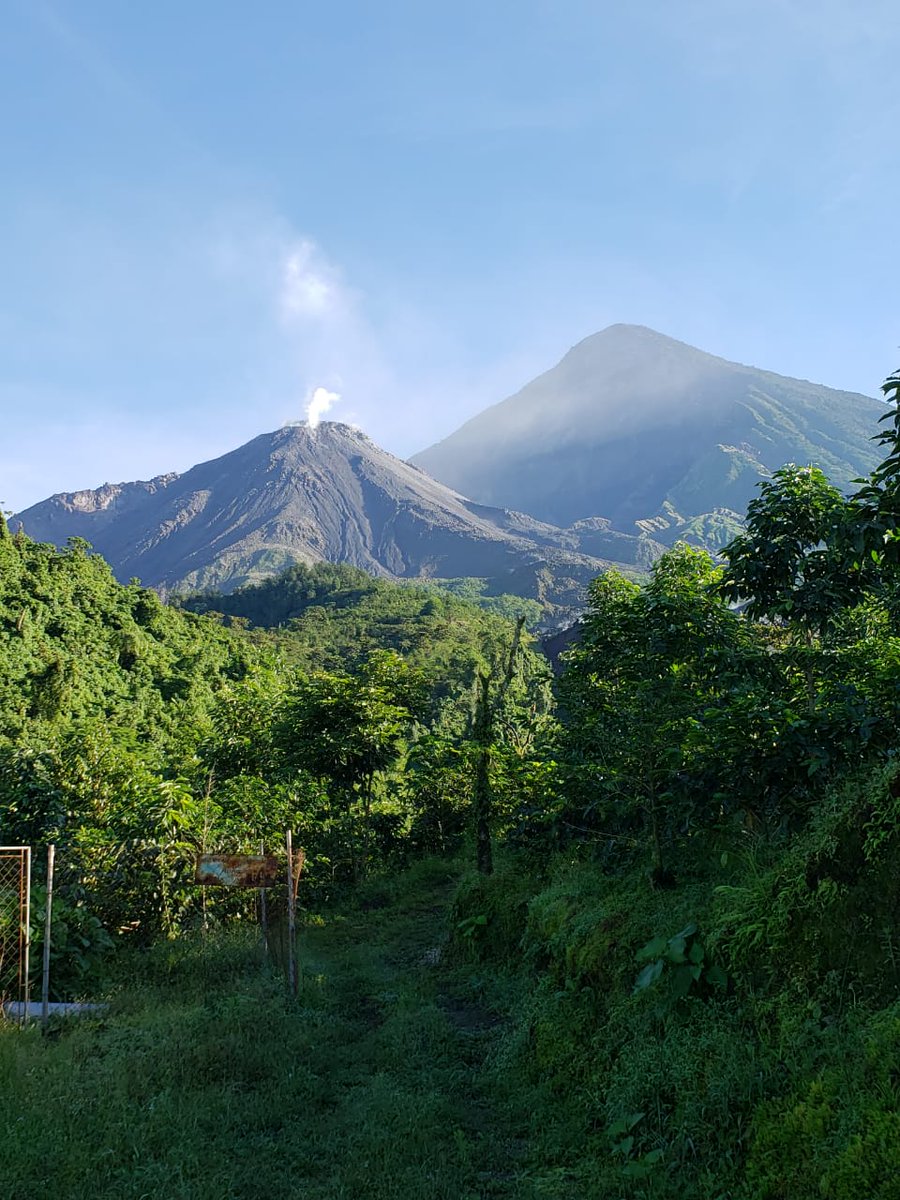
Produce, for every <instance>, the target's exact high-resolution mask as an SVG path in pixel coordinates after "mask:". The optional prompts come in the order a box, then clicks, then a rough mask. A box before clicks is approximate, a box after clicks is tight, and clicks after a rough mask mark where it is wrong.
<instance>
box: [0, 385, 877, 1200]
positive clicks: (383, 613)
mask: <svg viewBox="0 0 900 1200" xmlns="http://www.w3.org/2000/svg"><path fill="white" fill-rule="evenodd" d="M886 392H887V394H888V396H889V398H892V399H893V400H895V401H896V400H897V399H898V396H900V377H898V376H895V377H892V379H891V380H889V381H888V384H887V385H886ZM879 436H880V441H881V443H882V444H883V448H884V451H885V458H884V460H883V462H882V464H881V466H879V467H878V468H877V469H876V470H875V471H874V472H873V474H872V476H871V477H870V478H869V479H868V480H866V481H865V482H863V483H861V485H860V487H859V489H858V491H857V493H856V494H855V495H854V496H852V497H851V498H849V499H847V498H846V497H845V496H844V495H842V494H841V492H840V491H839V490H838V489H837V488H835V487H833V486H832V485H831V484H830V483H829V482H828V480H827V479H826V478H825V476H824V475H823V474H822V473H821V472H820V471H819V470H817V469H815V468H811V467H796V466H788V467H785V468H782V469H781V470H780V471H778V472H776V474H775V475H774V476H773V477H772V478H771V479H770V480H768V481H767V482H765V483H764V484H763V485H762V486H761V488H760V489H759V495H758V497H757V499H756V500H754V501H753V502H752V503H751V505H750V508H749V511H748V514H747V522H746V526H745V529H744V531H743V532H742V533H741V534H739V535H738V536H737V537H736V538H734V539H733V540H732V541H731V542H730V543H729V544H728V546H727V547H726V548H725V549H724V551H723V554H722V557H721V560H720V561H718V562H714V561H713V560H712V559H711V558H710V557H709V556H708V555H707V554H706V553H704V552H701V551H697V550H694V549H691V548H690V547H688V546H686V545H683V544H680V545H677V546H676V547H675V548H674V549H673V550H671V551H670V552H669V553H668V554H666V555H665V556H664V557H663V558H662V559H660V560H659V561H658V562H657V563H656V564H655V565H654V567H653V568H652V572H651V575H650V577H649V578H648V580H647V581H646V582H645V583H644V584H643V585H639V584H638V583H636V582H634V581H633V580H629V579H627V578H624V577H623V576H620V575H617V574H616V573H614V572H610V573H608V574H606V575H604V576H601V577H600V578H598V579H597V580H595V581H594V583H593V585H592V587H591V591H590V598H589V605H588V608H587V611H586V613H585V615H584V618H583V621H582V626H581V634H580V638H579V639H578V640H577V642H576V643H575V644H574V645H573V647H572V649H570V650H569V651H568V652H567V654H566V655H565V656H564V663H563V670H562V672H561V674H560V675H559V677H558V680H557V681H556V683H555V684H551V676H550V672H549V668H548V665H547V663H546V662H545V661H544V660H543V659H542V657H541V655H540V654H539V653H538V652H537V650H536V649H535V646H534V644H533V642H531V641H530V639H529V637H528V635H527V633H526V632H525V631H524V629H523V621H522V620H515V619H514V618H516V617H525V616H527V615H528V614H527V613H517V612H516V611H515V610H514V609H512V610H510V611H509V612H508V613H503V612H499V613H498V612H490V611H485V609H484V608H482V607H479V606H478V605H477V604H475V603H473V602H472V601H473V600H477V599H478V596H477V594H476V595H474V596H470V597H469V598H468V599H467V598H465V597H464V596H459V595H451V594H447V593H446V592H441V591H438V590H435V589H423V588H415V587H407V586H401V585H396V584H389V583H386V582H384V581H375V580H372V579H370V578H369V577H368V576H366V575H365V574H364V573H362V572H360V571H357V570H354V569H352V568H347V567H338V566H329V565H320V566H317V567H310V568H302V567H297V568H292V569H291V570H290V571H289V572H287V573H286V574H285V575H283V576H281V577H279V578H277V579H275V580H273V581H270V582H267V583H264V584H260V585H255V586H254V587H250V588H245V589H242V590H240V591H239V592H237V593H235V594H234V595H233V596H230V597H209V596H201V597H189V598H184V599H182V600H181V601H180V602H179V604H178V605H177V606H168V607H167V606H164V605H163V604H161V603H160V602H159V600H158V599H157V597H156V596H155V595H154V593H152V592H150V591H147V590H146V589H143V588H141V587H140V586H138V585H137V584H135V585H133V586H130V587H123V586H121V585H119V584H117V583H116V582H115V581H114V579H113V577H112V575H111V573H110V572H109V569H108V568H107V567H106V565H105V564H104V563H103V562H102V560H100V559H99V558H98V557H97V556H95V555H93V554H91V553H90V552H89V548H88V547H87V546H86V545H85V544H83V543H79V542H75V543H73V544H71V545H70V547H69V548H68V549H67V550H65V551H63V552H58V551H56V550H54V549H53V548H52V547H49V546H44V545H37V544H34V543H32V542H30V541H28V539H26V538H24V537H22V536H20V535H15V536H12V535H10V534H9V532H8V531H7V530H6V528H5V527H3V528H2V530H0V719H2V728H0V822H2V829H0V840H2V841H3V842H5V843H17V842H26V843H28V844H31V845H33V846H35V847H36V848H37V849H38V851H39V850H40V848H41V847H43V846H44V845H46V844H47V843H49V842H54V843H55V844H56V845H57V846H58V848H59V851H58V852H59V855H60V860H61V862H62V863H64V864H65V866H64V870H63V874H62V880H63V883H62V886H61V889H60V895H59V901H60V908H59V917H58V920H59V922H60V928H61V929H62V930H64V931H65V936H63V937H61V938H60V942H59V945H58V947H57V949H56V952H55V958H54V981H55V982H54V986H55V988H56V992H57V994H58V995H60V996H87V997H96V996H99V995H106V996H108V997H109V998H110V1002H111V1004H112V1008H111V1012H110V1016H109V1017H108V1018H106V1019H104V1020H102V1021H99V1022H97V1023H96V1024H87V1025H84V1026H82V1027H81V1028H79V1029H76V1030H74V1031H61V1030H60V1031H57V1035H56V1040H54V1041H49V1040H45V1041H42V1040H41V1039H40V1038H39V1037H38V1036H37V1034H27V1033H26V1034H22V1033H20V1032H19V1031H12V1030H8V1031H4V1033H3V1038H2V1039H0V1047H2V1055H0V1074H2V1076H3V1078H4V1086H5V1087H6V1088H7V1089H8V1090H9V1094H10V1095H12V1096H14V1097H15V1098H16V1102H15V1104H14V1105H12V1106H11V1107H10V1109H9V1111H8V1112H7V1113H6V1114H5V1115H4V1117H3V1118H2V1122H0V1177H2V1176H3V1173H5V1176H6V1177H7V1178H8V1179H9V1180H11V1181H14V1184H15V1186H14V1188H13V1192H14V1194H15V1195H17V1196H20V1197H22V1198H23V1200H26V1198H28V1197H31V1196H35V1197H36V1196H39V1195H45V1194H48V1189H49V1190H53V1189H55V1190H56V1191H57V1194H60V1195H62V1196H80V1195H87V1194H91V1195H94V1196H100V1197H105V1196H110V1197H112V1196H134V1197H137V1196H142V1195H154V1196H156V1195H159V1196H163V1195H165V1196H167V1197H185V1198H186V1200H188V1198H191V1200H194V1198H199V1197H220V1196H235V1197H240V1198H245V1197H255V1196H257V1195H259V1196H262V1195H269V1194H272V1191H273V1190H274V1189H277V1188H282V1189H284V1188H287V1189H288V1190H287V1191H286V1192H284V1194H289V1195H290V1194H296V1195H308V1196H313V1197H320V1198H323V1200H324V1198H325V1197H335V1198H337V1197H363V1196H366V1197H370V1196H375V1197H381V1196H384V1197H389V1196H390V1197H400V1196H403V1197H412V1198H413V1200H416V1198H417V1197H422V1198H424V1197H432V1196H433V1197H447V1198H448V1200H449V1198H451V1197H488V1196H509V1197H522V1198H525V1197H535V1198H536V1197H539V1196H544V1197H546V1196H551V1197H571V1198H572V1200H575V1198H577V1197H609V1198H610V1200H618V1198H620V1197H626V1196H635V1197H648V1198H650V1197H652V1198H661V1200H665V1198H669V1197H671V1198H673V1200H674V1198H675V1197H679V1198H697V1200H725V1198H728V1200H731V1198H732V1197H733V1198H736V1200H737V1198H740V1200H801V1198H807V1197H809V1198H810V1200H811V1198H812V1197H827V1198H829V1200H864V1198H865V1200H876V1198H877V1200H892V1198H895V1197H897V1196H900V1185H898V1179H900V995H898V988H900V938H898V932H897V930H898V918H900V879H898V872H897V870H896V861H897V856H898V853H900V833H898V830H900V765H898V762H897V753H898V750H900V739H898V733H897V730H898V723H900V588H898V574H897V571H898V562H900V532H898V531H900V414H898V412H897V410H896V408H891V409H890V410H889V411H888V412H887V414H886V418H885V425H884V432H883V434H881V435H879ZM475 590H476V593H477V588H476V589H475ZM288 826H290V827H291V828H292V829H293V831H294V835H295V839H296V840H297V841H298V842H299V843H300V844H301V845H302V846H303V847H304V850H305V852H306V862H307V865H306V868H305V874H304V878H303V881H302V888H301V905H302V908H303V913H304V926H305V931H304V934H303V938H302V945H303V947H304V950H303V953H304V955H305V956H306V963H307V965H306V972H305V975H304V982H303V984H302V986H301V989H300V994H299V996H298V997H296V998H289V997H286V996H285V994H284V990H283V988H282V987H281V985H280V982H279V980H278V976H277V971H276V972H275V973H274V974H273V973H272V972H271V971H270V972H269V973H261V972H260V969H259V963H258V959H257V957H256V953H257V952H256V950H255V948H254V945H253V939H254V935H253V921H254V919H255V914H254V909H253V904H254V903H255V900H251V901H248V900H247V899H246V898H241V896H240V895H238V896H237V898H235V893H226V892H225V891H224V890H220V891H219V894H218V895H215V894H214V892H215V889H208V890H207V892H206V894H205V895H204V894H203V893H201V891H200V889H198V888H197V887H195V886H194V884H193V882H192V866H193V858H194V855H195V854H196V852H197V851H199V850H201V849H203V850H229V851H241V850H244V851H247V850H254V849H256V848H258V847H259V845H260V844H261V843H262V844H266V845H267V846H269V847H271V848H273V849H274V848H276V847H277V846H279V845H280V839H281V836H282V831H283V830H284V829H285V828H286V827H288ZM38 861H40V854H39V853H38ZM37 894H38V900H40V889H38V892H37ZM274 916H275V918H276V920H277V911H276V912H275V914H274ZM179 1055H180V1056H181V1058H178V1056H179ZM179 1062H182V1063H183V1062H186V1063H188V1065H189V1068H188V1067H184V1068H183V1069H182V1067H181V1066H179V1065H178V1063H179ZM85 1064H87V1067H86V1074H85V1077H84V1079H83V1080H82V1081H81V1082H80V1083H79V1085H78V1087H77V1088H75V1085H73V1084H72V1082H71V1080H72V1075H73V1069H74V1067H76V1066H79V1065H80V1066H81V1067H84V1066H85ZM300 1064H302V1069H301V1067H300ZM295 1068H296V1070H295ZM132 1080H133V1082H131V1081H132ZM223 1089H224V1092H225V1093H226V1095H227V1096H228V1097H230V1099H229V1100H228V1104H227V1105H225V1107H223V1103H224V1102H223V1101H222V1100H221V1095H222V1092H223ZM48 1094H49V1095H50V1096H52V1098H53V1104H54V1110H55V1112H56V1113H57V1115H56V1116H55V1117H54V1122H55V1123H51V1125H50V1126H49V1127H48V1128H49V1132H47V1131H45V1132H44V1133H41V1134H38V1133H37V1132H33V1133H32V1134H31V1135H30V1136H29V1133H28V1130H29V1129H32V1130H33V1129H34V1127H35V1126H36V1125H37V1124H39V1122H38V1115H37V1114H38V1112H39V1106H40V1104H41V1103H42V1102H43V1100H42V1097H44V1096H46V1095H48ZM107 1096H111V1097H112V1099H111V1100H110V1101H107V1100H106V1099H105V1097H107ZM76 1097H77V1104H76ZM73 1107H75V1108H76V1110H77V1111H78V1112H87V1114H88V1118H89V1120H90V1121H92V1122H94V1123H96V1125H97V1128H98V1129H100V1130H101V1131H102V1132H101V1133H100V1135H99V1137H100V1142H101V1143H102V1144H101V1146H100V1149H98V1150H97V1151H96V1152H94V1150H92V1149H91V1150H86V1149H80V1150H79V1152H78V1154H77V1155H76V1156H75V1157H74V1158H73V1159H71V1160H65V1161H61V1160H60V1159H59V1155H58V1153H57V1154H54V1151H53V1146H52V1145H51V1144H50V1142H49V1141H48V1139H49V1138H51V1135H52V1137H53V1138H56V1139H57V1141H58V1140H60V1139H62V1140H63V1141H66V1140H68V1141H69V1142H71V1141H73V1140H75V1139H77V1125H76V1124H75V1123H74V1122H75V1118H74V1117H71V1116H69V1115H67V1114H69V1113H70V1112H71V1110H72V1109H73ZM285 1112H290V1113H293V1114H295V1115H294V1117H292V1121H295V1122H296V1126H293V1125H291V1124H289V1123H286V1121H285V1118H284V1115H283V1114H284V1113H285ZM23 1114H24V1115H23ZM190 1114H193V1116H191V1115H190ZM279 1114H281V1115H279ZM20 1118H21V1120H20ZM23 1120H24V1121H25V1125H24V1126H23V1124H22V1121H23ZM29 1123H30V1124H29ZM84 1136H88V1134H87V1133H85V1134H84ZM104 1146H106V1147H107V1148H111V1149H109V1157H104V1151H103V1147H104ZM309 1146H314V1147H315V1150H314V1152H313V1151H309V1150H308V1147H309ZM242 1147H244V1148H243V1149H242ZM129 1155H132V1165H131V1169H130V1171H129V1170H124V1169H123V1168H122V1158H123V1156H124V1157H125V1158H126V1159H127V1158H128V1156H129ZM251 1158H252V1159H253V1163H252V1164H251V1162H250V1160H251ZM54 1172H56V1174H54ZM61 1183H62V1190H60V1184H61ZM66 1189H68V1190H66ZM291 1189H293V1190H291Z"/></svg>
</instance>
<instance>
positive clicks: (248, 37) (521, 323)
mask: <svg viewBox="0 0 900 1200" xmlns="http://www.w3.org/2000/svg"><path fill="white" fill-rule="evenodd" d="M0 15H2V28H3V36H2V38H0V145H2V147H3V152H2V170H3V175H2V177H3V186H2V188H0V266H2V271H0V413H2V416H3V418H4V419H3V429H4V431H5V435H4V437H3V439H2V442H0V502H2V504H3V507H5V508H7V509H11V510H19V509H21V508H23V507H25V506H26V505H28V504H30V503H33V502H35V501H37V500H39V499H42V498H43V497H44V496H46V495H49V494H50V493H52V492H56V491H63V490H73V489H76V488H81V487H94V486H97V485H99V484H101V483H103V482H106V481H116V480H123V479H132V478H147V477H149V476H151V475H154V474H159V473H161V472H163V471H167V470H172V469H174V470H183V469H185V468H186V467H188V466H190V465H191V464H192V463H194V462H196V461H199V460H202V459H206V458H211V457H214V456H215V455H217V454H219V453H222V452H224V451H226V450H228V449H231V448H233V447H234V446H236V445H238V444H240V443H241V442H243V441H246V440H247V439H249V438H250V437H253V436H255V435H256V434H257V433H261V432H263V431H265V430H268V429H273V428H276V427H277V426H279V425H281V424H283V423H284V422H285V421H287V420H290V419H296V418H299V417H301V416H302V414H303V411H304V407H305V404H306V402H307V400H308V398H309V396H310V395H311V393H312V391H313V389H315V388H316V387H324V388H327V389H329V390H331V391H334V392H337V393H340V395H341V399H340V401H339V402H338V403H337V404H336V405H335V406H334V408H333V409H332V412H331V414H330V415H331V416H333V417H334V418H335V419H344V420H348V421H353V422H356V423H358V424H360V425H361V426H362V427H363V428H364V429H365V430H366V431H367V432H368V433H369V434H370V435H371V436H372V437H374V438H375V439H376V440H377V441H379V442H380V443H381V444H383V445H385V446H386V447H387V448H388V449H390V450H392V451H394V452H395V453H397V454H400V455H407V454H410V453H413V452H414V451H415V450H418V449H421V448H422V447H424V446H425V445H427V444H429V443H430V442H431V441H433V440H435V439H437V438H438V437H440V436H443V435H445V434H446V433H449V432H450V431H451V430H452V429H454V428H455V427H456V426H457V425H459V424H460V423H461V422H462V421H463V420H464V419H465V418H467V417H468V416H471V415H472V414H473V413H474V412H477V411H479V410H480V409H481V408H484V407H485V406H486V405H488V404H490V403H493V402H494V401H496V400H499V399H502V398H503V397H504V396H506V395H508V394H510V393H511V392H513V391H515V390H516V389H517V388H518V387H520V386H521V385H522V384H524V383H525V382H527V381H528V380H529V379H530V378H532V377H533V376H534V375H536V374H538V373H539V372H540V371H542V370H545V369H547V368H548V367H550V366H552V365H553V364H554V363H555V362H556V361H557V360H558V359H559V358H560V357H561V356H562V354H563V353H565V351H566V350H567V349H568V348H569V347H570V346H571V345H572V344H574V343H575V342H577V341H579V340H580V339H581V338H583V337H585V336H587V335H588V334H590V333H593V332H596V331H597V330H598V329H601V328H603V327H604V326H606V325H608V324H611V323H613V322H616V321H633V322H637V323H640V324H645V325H650V326H652V327H653V328H656V329H658V330H660V331H661V332H664V333H668V334H670V335H672V336H674V337H678V338H681V339H683V340H685V341H688V342H691V343H692V344H694V345H697V346H700V347H702V348H703V349H706V350H709V351H711V352H713V353H717V354H721V355H723V356H725V357H728V358H733V359H736V360H738V361H741V362H752V363H753V364H754V365H757V366H762V367H767V368H769V369H771V370H776V371H780V372H782V373H784V374H791V375H798V376H800V377H803V378H809V379H814V380H816V381H818V382H823V383H829V384H831V385H833V386H837V387H844V388H848V389H851V390H858V391H863V392H867V393H869V394H874V393H875V392H876V391H877V389H878V386H879V384H880V382H881V381H882V379H883V378H884V377H885V376H886V375H887V374H888V373H889V372H890V371H891V370H893V369H894V368H895V367H896V366H897V365H898V364H900V348H898V347H900V293H898V287H897V250H898V246H900V237H898V234H900V93H898V91H897V88H896V64H897V62H898V61H900V6H898V5H897V4H896V0H855V2H850V0H847V2H846V3H845V2H839V0H680V2H679V3H678V4H672V3H671V2H664V0H634V3H631V4H629V5H623V4H613V3H605V2H603V0H593V2H588V0H555V2H553V3H551V2H549V0H515V2H514V3H513V2H509V0H478V2H475V0H453V3H452V4H451V3H449V2H447V3H444V2H441V3H436V2H432V0H378V2H377V3H375V2H374V0H371V2H363V0H353V2H351V0H330V3H328V4H327V5H326V4H312V3H309V2H305V0H290V2H288V0H261V2H260V3H258V4H256V5H253V6H251V5H246V4H243V3H241V4H239V3H236V2H234V0H215V2H213V0H189V2H187V3H186V2H185V0H153V3H152V4H150V3H148V4H130V3H129V4H126V3H121V0H52V2H48V0H0Z"/></svg>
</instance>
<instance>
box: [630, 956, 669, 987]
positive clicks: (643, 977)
mask: <svg viewBox="0 0 900 1200" xmlns="http://www.w3.org/2000/svg"><path fill="white" fill-rule="evenodd" d="M662 969H663V960H662V959H661V958H658V959H657V960H656V962H653V963H648V964H647V966H646V967H644V969H643V971H641V973H640V975H638V977H637V979H636V980H635V981H634V991H635V992H640V991H643V989H644V988H648V987H649V986H650V984H651V983H656V981H657V979H659V977H660V975H662Z"/></svg>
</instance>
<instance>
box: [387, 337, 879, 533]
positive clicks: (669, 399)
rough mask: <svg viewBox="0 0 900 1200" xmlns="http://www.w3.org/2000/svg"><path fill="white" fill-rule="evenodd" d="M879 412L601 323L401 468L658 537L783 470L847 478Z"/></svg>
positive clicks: (534, 508)
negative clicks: (640, 527)
mask: <svg viewBox="0 0 900 1200" xmlns="http://www.w3.org/2000/svg"><path fill="white" fill-rule="evenodd" d="M883 412H884V406H883V404H882V403H881V402H880V401H878V400H874V399H872V398H871V397H868V396H862V395H859V394H857V393H851V392H840V391H835V390H834V389H832V388H827V387H822V386H820V385H818V384H814V383H807V382H805V381H803V380H799V379H789V378H785V377H783V376H781V375H775V374H773V373H772V372H770V371H761V370H757V369H756V368H754V367H747V366H742V365H741V364H739V363H733V362H728V361H726V360H725V359H723V358H716V357H715V356H714V355H712V354H706V353H704V352H703V351H702V350H697V349H695V348H694V347H693V346H688V345H685V344H684V343H683V342H678V341H675V340H674V339H673V338H670V337H666V336H664V335H663V334H661V333H656V332H654V330H652V329H645V328H644V327H643V326H639V325H612V326H610V327H609V328H608V329H605V330H603V331H602V332H601V333H597V334H594V335H593V336H592V337H589V338H586V339H585V340H584V341H582V342H579V343H578V345H577V346H575V347H573V349H571V350H570V351H569V352H568V354H566V356H565V357H564V358H563V359H562V361H561V362H560V363H558V364H557V366H555V367H553V369H552V370H550V371H547V372H546V373H545V374H544V375H541V376H539V377H538V378H537V379H535V380H533V381H532V382H531V383H529V384H527V385H526V386H525V387H524V388H522V390H521V391H520V392H518V393H517V394H516V395H514V396H511V397H510V398H509V399H507V400H503V401H501V402H500V403H499V404H495V405H493V407H491V408H488V409H486V410H485V411H484V412H482V413H480V414H479V415H478V416H476V417H473V418H472V419H471V420H470V421H467V422H466V423H465V424H464V425H463V426H461V428H459V429H458V430H457V431H456V432H455V433H453V434H451V435H450V436H449V437H447V438H445V439H444V440H443V441H441V442H438V443H437V444H436V445H434V446H431V447H429V448H428V449H427V450H423V451H422V452H421V453H419V454H417V455H415V456H414V457H413V459H412V460H411V461H412V462H414V463H416V464H417V465H419V466H421V467H423V468H424V469H425V470H426V471H428V472H429V474H431V475H433V476H434V477H435V478H436V479H440V480H442V481H443V482H444V483H446V484H448V485H449V486H450V487H453V488H457V489H459V490H460V491H462V492H464V493H465V494H466V495H468V496H474V497H475V498H476V499H478V500H481V501H483V502H484V503H486V504H499V505H508V506H510V507H512V508H517V509H522V510H523V511H525V512H529V513H532V514H533V515H534V516H536V517H538V518H540V519H541V520H544V521H550V522H552V523H554V524H556V525H566V526H568V525H572V524H573V523H575V522H577V521H580V520H582V519H585V518H590V517H595V516H599V515H602V516H604V517H607V518H609V519H610V520H611V522H612V524H613V525H614V526H616V527H617V528H620V529H625V530H628V529H633V528H634V522H636V521H642V522H643V521H646V525H645V526H644V527H645V528H652V529H656V530H657V531H660V530H661V529H662V527H663V526H664V525H665V524H666V522H667V521H669V518H672V519H673V520H675V519H676V518H678V515H679V514H680V515H681V516H682V517H684V518H692V517H697V516H699V515H701V514H711V513H714V512H715V510H729V511H730V512H731V513H733V514H740V513H743V511H744V509H745V508H746V505H747V502H748V501H749V500H750V499H751V498H752V497H753V495H754V494H755V485H756V484H757V483H758V482H759V480H760V479H761V478H765V477H766V476H767V475H769V474H771V472H772V471H774V470H776V469H777V468H778V467H780V466H782V465H783V464H784V463H786V462H791V461H793V462H798V463H809V462H812V463H816V464H817V465H819V466H821V467H822V469H823V470H824V471H825V472H826V474H827V475H829V477H830V478H831V479H832V480H833V481H834V482H835V483H837V484H838V485H845V484H848V483H849V482H850V481H851V480H852V479H854V478H856V477H857V476H859V475H861V474H865V473H866V472H867V471H868V470H869V469H871V467H872V466H873V465H874V463H875V462H876V461H877V459H878V454H877V452H876V451H875V448H874V446H873V445H872V443H871V441H870V440H869V439H870V438H871V436H872V434H873V433H874V432H875V430H876V427H877V421H878V418H879V416H881V414H882V413H883ZM673 514H674V517H673ZM669 523H670V524H671V521H669ZM676 523H677V521H676Z"/></svg>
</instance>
